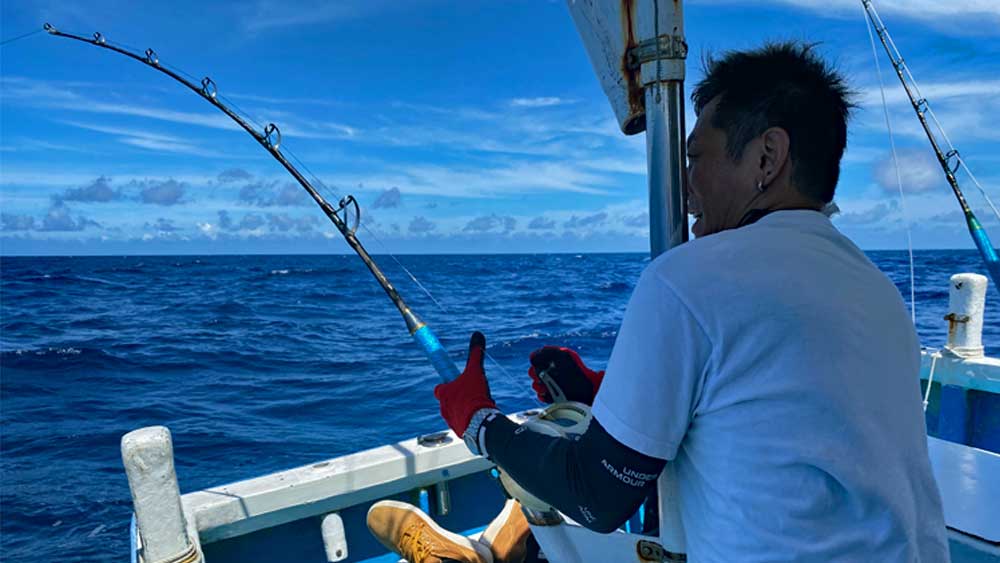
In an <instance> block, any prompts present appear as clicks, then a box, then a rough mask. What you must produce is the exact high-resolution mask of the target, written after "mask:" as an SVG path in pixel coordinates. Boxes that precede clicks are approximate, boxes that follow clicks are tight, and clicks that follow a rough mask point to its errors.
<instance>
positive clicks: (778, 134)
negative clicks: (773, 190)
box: [760, 127, 791, 186]
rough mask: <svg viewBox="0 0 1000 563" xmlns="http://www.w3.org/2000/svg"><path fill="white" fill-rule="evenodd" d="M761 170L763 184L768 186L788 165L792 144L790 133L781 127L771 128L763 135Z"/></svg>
mask: <svg viewBox="0 0 1000 563" xmlns="http://www.w3.org/2000/svg"><path fill="white" fill-rule="evenodd" d="M761 139H762V140H763V143H761V151H762V152H761V157H760V169H761V179H762V180H763V184H764V185H765V186H767V185H768V184H770V183H771V182H772V181H774V179H775V178H777V177H778V175H780V174H781V171H782V170H783V169H784V168H785V166H787V165H788V151H789V145H790V143H791V141H790V139H789V138H788V131H785V130H784V129H782V128H781V127H771V128H769V129H768V130H767V131H764V133H763V135H761Z"/></svg>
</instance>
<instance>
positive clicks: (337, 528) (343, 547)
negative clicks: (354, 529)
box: [320, 512, 347, 563]
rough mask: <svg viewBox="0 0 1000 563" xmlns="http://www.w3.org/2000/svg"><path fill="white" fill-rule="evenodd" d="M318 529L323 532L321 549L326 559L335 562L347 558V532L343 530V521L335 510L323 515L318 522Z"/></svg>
mask: <svg viewBox="0 0 1000 563" xmlns="http://www.w3.org/2000/svg"><path fill="white" fill-rule="evenodd" d="M320 531H321V533H322V534H323V549H324V550H325V551H326V560H327V561H329V562H330V563H337V562H338V561H343V560H345V559H347V533H346V532H344V521H343V520H342V519H341V518H340V515H339V514H337V513H336V512H331V513H330V514H327V515H326V516H324V517H323V522H322V524H320Z"/></svg>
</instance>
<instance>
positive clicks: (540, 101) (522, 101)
mask: <svg viewBox="0 0 1000 563" xmlns="http://www.w3.org/2000/svg"><path fill="white" fill-rule="evenodd" d="M568 103H572V100H567V99H565V98H559V97H556V96H546V97H540V98H514V99H513V100H511V101H510V105H511V106H513V107H516V108H545V107H552V106H561V105H565V104H568Z"/></svg>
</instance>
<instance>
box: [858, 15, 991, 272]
mask: <svg viewBox="0 0 1000 563" xmlns="http://www.w3.org/2000/svg"><path fill="white" fill-rule="evenodd" d="M861 4H862V6H863V7H864V9H865V14H866V15H867V16H868V19H869V21H870V22H871V26H872V27H873V28H874V31H875V33H876V34H878V37H879V40H880V41H881V42H882V47H884V49H885V53H886V55H887V56H888V57H889V61H890V62H891V63H892V67H893V69H894V70H895V71H896V76H897V77H898V78H899V81H900V83H901V84H902V85H903V90H904V91H905V92H906V97H907V98H908V99H909V101H910V105H911V106H912V107H913V111H914V112H915V113H916V114H917V120H918V121H920V126H921V128H922V129H923V131H924V134H925V135H926V136H927V140H928V141H929V142H930V144H931V148H932V149H933V150H934V156H935V157H936V158H937V161H938V164H939V165H940V166H941V170H942V172H944V175H945V179H946V180H947V181H948V186H949V187H950V188H951V191H952V193H953V194H954V195H955V199H956V200H957V201H958V204H959V206H960V207H961V208H962V213H963V214H964V215H965V224H966V227H968V229H969V235H970V236H971V237H972V241H973V242H974V243H975V245H976V249H977V250H979V255H980V257H982V259H983V265H984V266H985V267H986V270H987V272H988V273H989V275H990V277H991V278H992V279H993V284H994V286H997V287H1000V255H998V254H997V250H996V248H995V247H994V246H993V243H992V241H990V237H989V234H988V233H987V232H986V230H985V229H984V228H983V225H982V223H980V222H979V219H978V218H977V217H976V214H975V212H974V211H973V210H972V207H971V206H969V203H968V201H967V200H966V197H965V194H964V193H962V188H961V186H960V185H959V183H958V179H957V178H956V177H955V172H957V171H958V169H959V167H961V166H962V156H961V155H960V154H959V152H958V149H956V148H954V145H952V144H951V141H950V140H948V138H947V134H946V133H945V132H944V129H943V127H941V123H940V122H938V121H937V119H936V118H935V117H934V113H933V111H931V109H930V106H929V104H928V102H927V99H926V98H924V97H923V95H922V94H921V92H920V90H919V86H918V85H917V84H916V80H914V78H913V73H912V72H910V69H909V67H908V66H907V65H906V62H905V61H904V60H903V57H902V55H901V54H900V52H899V48H897V47H896V43H895V41H893V39H892V36H891V35H889V30H888V29H886V26H885V24H884V23H883V22H882V18H881V17H880V16H879V15H878V12H877V11H876V10H875V6H874V5H873V4H872V0H861ZM870 29H871V28H869V30H870ZM907 77H909V80H907ZM928 114H930V115H931V118H932V121H933V122H934V125H935V126H936V127H937V132H938V134H939V135H940V136H943V137H944V138H945V140H946V142H947V143H948V145H947V147H946V148H947V150H942V148H941V147H942V145H941V144H940V142H939V141H938V135H935V132H934V129H933V128H932V126H931V123H930V122H929V121H928V120H927V115H928ZM965 169H966V171H968V167H965ZM976 184H977V187H979V188H982V186H981V185H979V184H978V182H976ZM980 193H982V194H983V196H984V197H986V199H987V201H988V202H989V203H990V207H991V208H992V209H993V210H994V214H995V215H997V217H998V218H1000V214H998V213H996V207H995V206H994V205H992V201H990V200H989V196H988V195H986V192H985V190H982V191H981V192H980Z"/></svg>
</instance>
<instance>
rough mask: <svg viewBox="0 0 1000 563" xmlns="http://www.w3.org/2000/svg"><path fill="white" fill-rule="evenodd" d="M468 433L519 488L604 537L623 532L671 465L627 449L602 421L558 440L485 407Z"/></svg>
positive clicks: (592, 421) (474, 420)
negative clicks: (475, 438) (604, 534)
mask: <svg viewBox="0 0 1000 563" xmlns="http://www.w3.org/2000/svg"><path fill="white" fill-rule="evenodd" d="M480 420H482V424H481V425H480V424H477V423H478V422H479V421H480ZM467 432H469V433H472V435H473V436H476V437H477V438H478V440H477V441H476V442H477V443H476V444H475V446H477V447H478V449H479V450H480V453H482V454H483V455H486V456H487V457H488V458H489V459H491V460H492V461H494V462H495V463H496V464H497V465H499V466H500V467H501V468H502V469H503V470H504V471H506V472H507V473H508V474H509V475H510V476H511V477H512V478H513V479H514V480H515V481H517V483H518V484H520V485H521V486H522V487H524V488H525V489H527V490H529V491H531V492H532V494H534V495H536V496H537V497H539V498H541V499H542V500H544V501H545V502H547V503H549V504H551V505H552V506H554V507H555V508H557V509H558V510H559V511H560V512H562V513H564V514H566V515H568V516H569V517H570V518H572V519H573V520H576V521H577V522H579V523H580V524H582V525H584V526H586V527H587V528H589V529H591V530H594V531H596V532H601V533H608V532H611V531H613V530H615V529H617V528H618V527H619V526H621V525H622V524H623V523H625V521H626V520H628V518H629V517H630V516H632V514H634V513H635V511H636V510H637V509H638V508H639V506H640V505H641V504H642V501H643V500H645V498H646V497H647V496H648V495H649V493H650V492H651V491H652V489H653V487H655V486H656V478H657V477H658V476H659V475H660V472H661V471H662V470H663V467H664V465H665V464H666V461H664V460H662V459H656V458H652V457H649V456H646V455H643V454H641V453H639V452H637V451H635V450H632V449H630V448H628V447H627V446H624V445H622V444H621V443H620V442H618V441H617V440H615V439H614V438H613V437H612V436H611V435H610V434H608V433H607V432H606V431H605V430H604V427H602V426H601V424H600V423H599V422H598V421H597V419H592V420H591V423H590V425H589V426H588V427H587V430H586V431H585V432H584V433H583V434H581V435H579V436H571V437H555V436H548V435H545V434H541V433H539V432H535V431H533V430H531V429H529V428H527V427H525V426H519V425H518V424H516V423H514V422H511V421H510V420H509V419H508V418H507V417H505V416H504V415H503V414H502V413H500V411H498V410H495V409H483V410H481V411H479V412H477V413H476V416H474V417H473V423H472V424H471V425H470V427H469V429H468V430H467ZM469 441H470V440H467V442H469ZM470 445H472V444H470Z"/></svg>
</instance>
